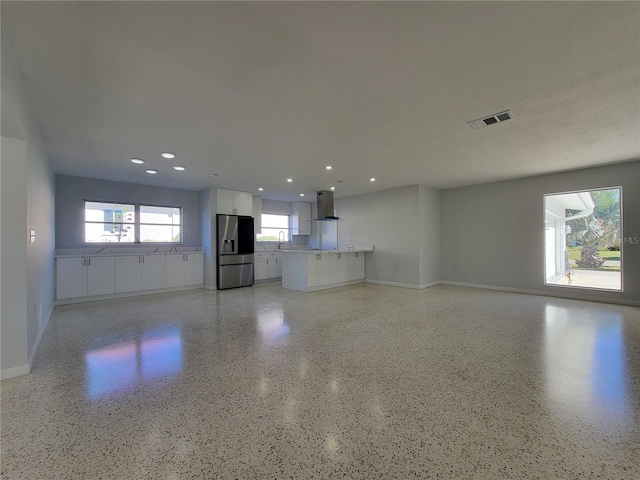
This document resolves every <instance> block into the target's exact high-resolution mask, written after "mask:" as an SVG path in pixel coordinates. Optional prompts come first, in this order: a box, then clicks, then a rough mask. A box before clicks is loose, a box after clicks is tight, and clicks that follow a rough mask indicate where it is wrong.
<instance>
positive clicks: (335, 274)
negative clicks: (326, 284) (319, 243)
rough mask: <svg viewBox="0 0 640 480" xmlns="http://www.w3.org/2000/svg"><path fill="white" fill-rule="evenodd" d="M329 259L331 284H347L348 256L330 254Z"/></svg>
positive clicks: (344, 254)
mask: <svg viewBox="0 0 640 480" xmlns="http://www.w3.org/2000/svg"><path fill="white" fill-rule="evenodd" d="M329 259H330V260H329V278H330V279H331V283H340V282H346V281H347V277H348V273H347V270H348V264H347V260H348V254H346V253H330V254H329Z"/></svg>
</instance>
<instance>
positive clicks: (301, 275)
mask: <svg viewBox="0 0 640 480" xmlns="http://www.w3.org/2000/svg"><path fill="white" fill-rule="evenodd" d="M365 251H369V252H370V251H372V250H357V251H354V250H331V251H322V252H319V251H309V250H288V251H287V250H285V251H283V256H282V286H283V287H284V288H289V289H291V290H298V291H301V292H313V291H315V290H323V289H326V288H334V287H341V286H344V285H352V284H355V283H362V282H364V272H365V271H364V252H365Z"/></svg>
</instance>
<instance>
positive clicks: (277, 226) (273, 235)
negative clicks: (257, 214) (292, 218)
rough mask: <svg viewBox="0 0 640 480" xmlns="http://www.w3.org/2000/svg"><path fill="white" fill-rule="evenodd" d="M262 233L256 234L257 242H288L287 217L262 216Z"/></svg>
mask: <svg viewBox="0 0 640 480" xmlns="http://www.w3.org/2000/svg"><path fill="white" fill-rule="evenodd" d="M261 218H262V233H258V234H256V239H257V240H258V241H259V242H278V241H283V242H289V241H291V235H290V231H289V215H274V214H270V213H263V214H262V217H261Z"/></svg>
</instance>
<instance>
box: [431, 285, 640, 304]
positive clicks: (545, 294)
mask: <svg viewBox="0 0 640 480" xmlns="http://www.w3.org/2000/svg"><path fill="white" fill-rule="evenodd" d="M440 283H441V284H442V285H452V286H455V287H469V288H481V289H483V290H496V291H499V292H510V293H523V294H525V295H538V296H542V297H553V298H566V299H569V300H583V301H585V302H598V303H613V304H616V305H629V306H632V307H640V301H637V300H626V299H619V298H608V297H597V296H588V297H587V296H584V295H571V294H566V293H562V294H560V293H554V292H546V291H543V290H527V289H523V288H511V287H498V286H495V285H481V284H478V283H464V282H450V281H447V280H442V281H441V282H440Z"/></svg>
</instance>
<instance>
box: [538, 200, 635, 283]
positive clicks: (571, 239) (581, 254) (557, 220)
mask: <svg viewBox="0 0 640 480" xmlns="http://www.w3.org/2000/svg"><path fill="white" fill-rule="evenodd" d="M621 203H622V189H621V188H604V189H598V190H585V191H578V192H568V193H556V194H549V195H545V197H544V210H545V222H544V229H545V283H546V284H547V285H562V286H567V287H581V288H594V289H598V290H617V291H621V290H622V251H621V250H622V249H621V246H622V243H623V241H622V239H623V237H622V218H621V217H622V206H621Z"/></svg>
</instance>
